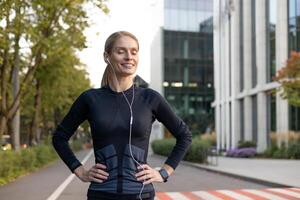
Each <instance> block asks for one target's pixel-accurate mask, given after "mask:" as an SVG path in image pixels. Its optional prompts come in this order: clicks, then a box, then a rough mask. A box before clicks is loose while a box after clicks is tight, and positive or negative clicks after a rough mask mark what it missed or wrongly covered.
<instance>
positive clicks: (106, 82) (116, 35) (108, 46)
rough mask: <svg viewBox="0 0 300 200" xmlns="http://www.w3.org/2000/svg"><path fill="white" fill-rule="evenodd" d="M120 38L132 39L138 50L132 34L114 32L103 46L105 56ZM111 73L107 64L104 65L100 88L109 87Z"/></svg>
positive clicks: (111, 78) (111, 79)
mask: <svg viewBox="0 0 300 200" xmlns="http://www.w3.org/2000/svg"><path fill="white" fill-rule="evenodd" d="M122 36H128V37H130V38H132V39H134V40H135V41H136V43H137V45H138V48H139V41H138V39H137V38H136V37H135V36H134V35H133V34H132V33H129V32H127V31H118V32H115V33H113V34H111V35H110V36H109V37H108V38H107V39H106V42H105V46H104V51H105V52H106V53H107V54H110V53H111V51H112V49H113V47H114V45H115V42H116V41H117V40H118V39H119V38H121V37H122ZM112 76H113V71H112V69H111V67H109V66H108V64H107V65H106V68H105V70H104V73H103V77H102V81H101V87H103V86H105V85H109V82H110V81H113V80H114V79H113V77H112Z"/></svg>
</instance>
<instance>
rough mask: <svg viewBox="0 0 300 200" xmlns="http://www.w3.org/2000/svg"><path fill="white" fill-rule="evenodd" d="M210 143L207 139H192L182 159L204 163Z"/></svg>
mask: <svg viewBox="0 0 300 200" xmlns="http://www.w3.org/2000/svg"><path fill="white" fill-rule="evenodd" d="M209 147H210V144H209V142H208V141H203V140H193V142H192V145H191V146H190V148H189V149H188V151H187V153H186V155H185V157H184V160H187V161H191V162H198V163H206V162H207V155H208V151H209Z"/></svg>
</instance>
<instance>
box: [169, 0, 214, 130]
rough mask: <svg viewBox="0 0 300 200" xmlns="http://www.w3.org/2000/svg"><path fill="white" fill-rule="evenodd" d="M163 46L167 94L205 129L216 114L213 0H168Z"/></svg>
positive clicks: (191, 120)
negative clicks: (213, 105)
mask: <svg viewBox="0 0 300 200" xmlns="http://www.w3.org/2000/svg"><path fill="white" fill-rule="evenodd" d="M163 49H164V50H163V51H164V52H163V54H164V58H163V59H164V61H163V63H164V64H163V65H164V70H163V74H164V75H163V86H164V95H165V97H166V99H167V100H168V102H169V103H170V104H171V105H172V107H173V108H174V110H175V112H177V114H178V115H179V116H181V117H182V118H183V119H184V120H185V121H187V123H188V125H189V126H190V127H191V129H192V131H194V132H196V133H200V132H204V131H205V129H206V128H207V126H212V124H213V117H214V115H213V111H212V107H211V103H212V101H213V100H214V91H213V88H214V86H213V83H214V81H213V1H210V0H165V4H164V30H163ZM200 119H201V120H200ZM205 120H207V121H205ZM201 123H202V124H201Z"/></svg>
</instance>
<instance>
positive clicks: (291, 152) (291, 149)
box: [287, 141, 300, 159]
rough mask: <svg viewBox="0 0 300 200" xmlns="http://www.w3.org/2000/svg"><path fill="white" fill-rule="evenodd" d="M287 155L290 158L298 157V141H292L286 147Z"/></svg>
mask: <svg viewBox="0 0 300 200" xmlns="http://www.w3.org/2000/svg"><path fill="white" fill-rule="evenodd" d="M287 155H288V156H289V158H290V159H300V142H299V141H298V142H294V143H292V144H290V145H289V146H288V148H287Z"/></svg>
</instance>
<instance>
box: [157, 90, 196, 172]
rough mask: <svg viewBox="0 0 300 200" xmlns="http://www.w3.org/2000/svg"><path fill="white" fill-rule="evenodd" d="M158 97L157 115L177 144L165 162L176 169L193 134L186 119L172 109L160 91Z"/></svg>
mask: <svg viewBox="0 0 300 200" xmlns="http://www.w3.org/2000/svg"><path fill="white" fill-rule="evenodd" d="M156 97H157V101H156V104H155V109H154V113H155V117H156V119H157V120H158V121H159V122H161V123H162V124H163V125H164V126H165V127H166V128H167V129H168V130H169V131H170V132H171V134H172V135H173V136H174V137H175V138H176V144H175V146H174V148H173V150H172V152H171V154H170V155H169V156H168V159H167V160H166V162H165V163H166V164H168V165H170V166H171V167H172V168H173V169H175V168H176V167H177V165H178V164H179V162H180V161H181V160H182V159H183V157H184V155H185V153H186V151H187V150H188V147H189V146H190V144H191V142H192V134H191V132H190V130H189V128H188V126H187V125H186V124H185V123H184V121H183V120H182V119H181V118H179V117H178V116H177V115H176V114H175V113H174V112H173V111H172V109H171V107H170V105H169V104H168V102H167V101H166V100H165V99H164V98H163V97H162V96H161V95H160V94H159V93H157V95H156Z"/></svg>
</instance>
